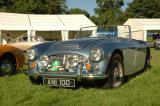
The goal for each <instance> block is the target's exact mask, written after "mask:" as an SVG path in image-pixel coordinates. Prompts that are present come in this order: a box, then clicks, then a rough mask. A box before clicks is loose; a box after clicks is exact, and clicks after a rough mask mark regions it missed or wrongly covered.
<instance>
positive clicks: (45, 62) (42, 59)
mask: <svg viewBox="0 0 160 106" xmlns="http://www.w3.org/2000/svg"><path fill="white" fill-rule="evenodd" d="M39 61H40V63H41V65H42V66H43V67H46V66H47V65H48V63H49V58H48V56H45V55H43V56H41V57H40V59H39Z"/></svg>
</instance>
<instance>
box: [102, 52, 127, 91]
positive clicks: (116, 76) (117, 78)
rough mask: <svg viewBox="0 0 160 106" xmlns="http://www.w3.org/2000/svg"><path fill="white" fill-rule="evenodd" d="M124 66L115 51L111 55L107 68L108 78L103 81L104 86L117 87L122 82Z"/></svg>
mask: <svg viewBox="0 0 160 106" xmlns="http://www.w3.org/2000/svg"><path fill="white" fill-rule="evenodd" d="M123 81H124V68H123V60H122V57H121V56H120V55H119V54H118V53H116V54H114V55H113V56H112V58H111V61H110V64H109V68H108V80H107V82H106V83H105V87H106V88H117V87H119V86H121V85H122V84H123Z"/></svg>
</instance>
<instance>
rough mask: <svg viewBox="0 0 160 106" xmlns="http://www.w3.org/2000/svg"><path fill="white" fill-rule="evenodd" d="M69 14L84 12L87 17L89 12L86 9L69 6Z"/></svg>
mask: <svg viewBox="0 0 160 106" xmlns="http://www.w3.org/2000/svg"><path fill="white" fill-rule="evenodd" d="M68 13H69V14H84V15H86V16H87V17H88V18H89V17H90V14H89V13H88V12H87V11H86V10H82V9H79V8H71V9H70V10H69V11H68Z"/></svg>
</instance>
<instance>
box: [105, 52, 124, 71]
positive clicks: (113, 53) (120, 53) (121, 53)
mask: <svg viewBox="0 0 160 106" xmlns="http://www.w3.org/2000/svg"><path fill="white" fill-rule="evenodd" d="M115 54H119V55H120V56H121V57H122V62H123V59H124V56H123V52H122V50H120V49H115V50H114V51H113V52H112V54H111V57H110V59H109V62H108V66H107V69H106V74H107V73H108V68H109V66H110V64H111V59H112V57H113V56H114V55H115ZM123 67H124V64H123Z"/></svg>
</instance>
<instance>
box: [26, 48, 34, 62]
mask: <svg viewBox="0 0 160 106" xmlns="http://www.w3.org/2000/svg"><path fill="white" fill-rule="evenodd" d="M26 54H27V57H28V59H29V60H33V59H34V58H35V56H36V51H35V49H32V48H31V49H28V50H27V52H26Z"/></svg>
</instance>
